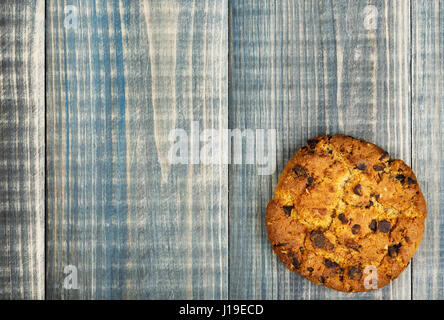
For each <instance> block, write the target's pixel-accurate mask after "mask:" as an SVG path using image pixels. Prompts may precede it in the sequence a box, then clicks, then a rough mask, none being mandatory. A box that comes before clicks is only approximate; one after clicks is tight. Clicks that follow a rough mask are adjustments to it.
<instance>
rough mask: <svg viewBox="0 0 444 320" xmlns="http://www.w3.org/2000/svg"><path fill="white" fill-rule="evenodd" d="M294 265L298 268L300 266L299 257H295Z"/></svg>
mask: <svg viewBox="0 0 444 320" xmlns="http://www.w3.org/2000/svg"><path fill="white" fill-rule="evenodd" d="M292 265H293V266H294V267H295V268H296V269H297V268H299V266H300V263H299V260H298V259H297V258H293V260H292Z"/></svg>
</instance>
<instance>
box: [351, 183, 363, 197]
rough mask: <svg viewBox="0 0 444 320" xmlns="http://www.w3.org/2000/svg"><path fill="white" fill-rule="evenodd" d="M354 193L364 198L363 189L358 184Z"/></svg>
mask: <svg viewBox="0 0 444 320" xmlns="http://www.w3.org/2000/svg"><path fill="white" fill-rule="evenodd" d="M353 192H354V193H355V194H357V195H358V196H362V187H361V185H360V184H357V185H356V186H355V187H354V188H353Z"/></svg>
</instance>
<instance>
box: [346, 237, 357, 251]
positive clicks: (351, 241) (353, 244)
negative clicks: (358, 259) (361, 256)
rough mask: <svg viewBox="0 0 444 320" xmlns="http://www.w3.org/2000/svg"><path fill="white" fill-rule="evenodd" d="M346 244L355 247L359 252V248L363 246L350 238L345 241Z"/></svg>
mask: <svg viewBox="0 0 444 320" xmlns="http://www.w3.org/2000/svg"><path fill="white" fill-rule="evenodd" d="M345 246H346V247H347V248H350V249H353V250H355V251H357V252H359V249H360V248H361V246H360V245H358V244H357V243H356V242H355V241H353V240H350V239H349V240H346V241H345Z"/></svg>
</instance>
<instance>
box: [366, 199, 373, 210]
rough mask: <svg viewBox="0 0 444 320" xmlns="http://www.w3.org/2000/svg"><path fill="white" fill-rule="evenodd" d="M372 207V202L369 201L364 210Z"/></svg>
mask: <svg viewBox="0 0 444 320" xmlns="http://www.w3.org/2000/svg"><path fill="white" fill-rule="evenodd" d="M372 205H373V201H372V200H370V201H369V202H368V205H366V206H365V208H366V209H369V208H370V207H371V206H372Z"/></svg>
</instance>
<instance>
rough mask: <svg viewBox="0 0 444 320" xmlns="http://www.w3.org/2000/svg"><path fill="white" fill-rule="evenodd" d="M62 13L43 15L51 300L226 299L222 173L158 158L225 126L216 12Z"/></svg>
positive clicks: (203, 8)
mask: <svg viewBox="0 0 444 320" xmlns="http://www.w3.org/2000/svg"><path fill="white" fill-rule="evenodd" d="M71 4H72V5H73V6H74V8H72V7H70V8H68V9H67V11H66V12H65V8H66V5H67V4H66V3H65V2H64V1H57V0H50V1H47V8H46V10H47V11H46V14H47V25H46V35H47V41H46V45H47V73H48V74H47V88H48V90H47V92H46V97H47V114H46V123H47V131H48V136H47V141H48V155H47V167H48V175H47V184H48V220H47V233H48V235H47V246H48V248H47V279H46V285H47V297H48V298H49V299H121V298H132V299H158V298H182V299H184V298H187V299H191V298H207V299H217V298H226V297H227V289H228V285H227V282H228V281H227V278H228V268H227V265H228V252H227V246H228V241H227V223H228V219H227V166H226V165H203V164H191V163H188V164H182V165H173V164H171V162H170V161H169V157H168V152H169V150H170V148H171V146H172V142H171V141H170V140H169V138H168V137H169V134H170V132H171V131H172V130H174V129H176V128H177V129H184V130H186V131H187V132H188V133H189V134H190V127H191V124H192V122H193V121H198V122H199V125H200V127H201V129H202V130H203V129H205V128H214V129H216V130H222V129H223V128H225V127H226V126H227V69H228V68H227V57H226V54H227V50H228V49H227V44H228V41H227V26H228V25H227V4H226V2H224V1H206V2H202V1H182V2H178V3H177V2H173V1H124V0H122V1H117V0H116V1H104V0H103V1H96V2H92V1H73V2H71ZM73 10H74V11H73ZM75 12H77V13H78V20H77V24H76V23H75V19H70V18H73V16H72V14H74V13H75ZM190 153H191V151H190ZM191 154H192V153H191ZM69 265H72V266H75V267H76V269H77V271H78V289H72V288H71V289H66V288H65V287H64V280H65V278H66V276H67V275H66V274H64V268H65V267H66V266H69ZM71 274H72V273H71V272H69V273H68V276H69V275H71Z"/></svg>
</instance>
